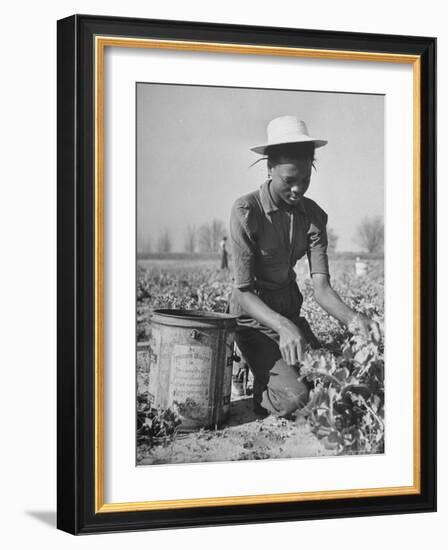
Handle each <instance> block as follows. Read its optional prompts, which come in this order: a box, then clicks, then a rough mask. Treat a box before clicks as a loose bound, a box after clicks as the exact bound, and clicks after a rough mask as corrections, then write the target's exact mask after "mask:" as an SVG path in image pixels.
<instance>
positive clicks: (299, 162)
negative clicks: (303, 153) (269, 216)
mask: <svg viewBox="0 0 448 550" xmlns="http://www.w3.org/2000/svg"><path fill="white" fill-rule="evenodd" d="M312 166H313V159H312V158H287V157H279V158H278V159H277V160H276V162H275V164H274V165H272V166H270V167H269V175H270V176H271V178H272V182H271V186H270V191H271V195H272V198H273V199H274V201H275V202H276V203H277V204H280V203H281V202H283V203H285V204H287V205H289V206H294V205H296V204H298V203H299V202H300V201H301V199H302V197H303V195H304V194H305V193H306V191H307V190H308V187H309V185H310V180H311V169H312Z"/></svg>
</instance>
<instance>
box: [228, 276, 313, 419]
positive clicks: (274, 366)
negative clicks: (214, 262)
mask: <svg viewBox="0 0 448 550" xmlns="http://www.w3.org/2000/svg"><path fill="white" fill-rule="evenodd" d="M257 294H258V295H259V297H260V298H261V299H262V300H263V301H264V302H265V303H266V304H267V305H269V307H271V308H272V309H273V310H274V311H277V312H279V313H280V314H282V315H284V316H285V317H287V318H289V319H290V320H291V321H292V322H293V323H295V324H296V325H297V326H298V327H299V328H300V330H301V332H302V334H303V336H304V337H305V339H306V340H307V341H308V343H309V344H310V345H311V346H312V347H317V346H318V345H319V343H318V341H317V339H316V337H315V336H314V334H313V333H312V331H311V328H310V326H309V325H308V323H307V321H306V319H304V318H303V317H300V307H301V305H302V296H301V294H300V292H299V290H298V288H297V285H296V284H295V283H293V284H291V285H290V286H289V287H287V288H285V289H281V290H280V291H266V290H264V291H258V292H257ZM229 306H230V307H229V311H230V312H231V313H237V314H238V315H239V318H238V324H239V328H238V330H237V334H236V341H237V344H238V347H239V349H240V351H241V353H242V355H243V357H244V359H245V361H246V363H247V364H248V366H249V368H250V370H251V372H252V374H253V376H254V405H255V406H256V407H257V406H262V407H264V408H265V409H267V410H268V411H270V412H272V413H274V414H276V415H278V416H285V415H288V414H290V413H291V412H293V411H295V410H296V409H298V408H302V407H303V406H305V405H306V403H307V401H308V386H307V385H306V384H305V383H304V382H302V381H299V380H298V377H299V371H298V368H297V367H296V366H291V365H287V364H286V362H285V361H284V360H283V359H282V356H281V353H280V349H279V336H278V334H277V333H276V332H274V331H272V330H271V329H268V328H267V327H264V326H262V325H260V323H258V321H256V320H255V319H252V318H250V317H249V316H247V315H246V314H245V312H244V311H243V310H242V309H241V306H240V305H239V304H238V303H237V301H236V300H235V297H234V296H232V297H231V300H230V304H229Z"/></svg>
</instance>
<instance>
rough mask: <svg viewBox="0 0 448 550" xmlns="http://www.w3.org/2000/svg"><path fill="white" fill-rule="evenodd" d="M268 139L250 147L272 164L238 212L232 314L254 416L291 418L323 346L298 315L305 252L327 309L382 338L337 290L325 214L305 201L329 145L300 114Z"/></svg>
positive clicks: (274, 125) (275, 125)
mask: <svg viewBox="0 0 448 550" xmlns="http://www.w3.org/2000/svg"><path fill="white" fill-rule="evenodd" d="M267 138H268V139H267V143H265V144H264V145H259V146H256V147H252V148H251V150H252V151H254V152H256V153H259V154H261V155H264V156H265V158H266V159H267V165H268V178H267V180H266V181H265V182H264V183H263V185H262V186H261V187H260V189H258V190H257V191H254V192H252V193H249V194H248V195H245V196H243V197H240V198H239V199H237V200H236V201H235V203H234V205H233V207H232V212H231V217H230V241H231V243H230V244H231V248H232V253H233V269H234V288H233V292H232V295H231V299H230V304H229V311H230V312H231V313H233V314H237V315H238V324H239V330H238V332H237V338H236V339H237V343H238V347H239V349H240V350H241V353H242V354H243V356H244V359H245V360H246V362H247V364H248V365H249V368H250V369H251V371H252V373H253V375H254V396H253V397H254V410H255V412H257V413H258V414H261V415H265V414H268V413H274V414H276V415H279V416H286V415H288V414H290V413H291V412H293V411H294V410H296V409H297V408H300V407H303V406H304V405H305V404H306V402H307V400H308V388H307V386H306V385H305V384H303V383H301V382H299V381H298V371H297V367H296V365H297V364H298V362H299V361H300V360H301V357H302V353H303V351H304V348H305V346H306V345H307V344H309V345H311V346H312V347H317V346H318V345H319V343H318V342H317V341H316V338H315V337H314V335H313V334H312V332H311V330H310V328H309V325H308V324H307V322H306V321H305V319H304V318H303V317H300V308H301V305H302V301H303V297H302V295H301V293H300V290H299V287H298V286H297V282H296V274H295V271H294V265H295V263H296V262H297V260H299V259H300V258H301V257H302V256H304V255H305V254H307V257H308V262H309V266H310V274H311V278H312V283H313V290H314V296H315V299H316V300H317V302H318V303H319V305H320V306H321V307H322V308H323V309H324V310H325V311H327V312H328V313H330V314H331V315H333V316H334V317H336V319H338V320H339V321H341V322H342V323H345V324H346V325H347V326H349V328H350V329H351V330H353V331H354V330H358V331H361V332H362V333H364V334H365V335H366V336H370V335H371V334H372V336H373V337H374V338H379V336H380V335H379V327H378V324H377V323H376V322H374V321H372V320H370V319H368V318H367V317H365V316H364V315H361V314H359V313H356V312H355V311H353V310H352V309H351V308H350V307H348V306H347V305H346V304H344V302H343V301H342V300H341V298H340V297H339V296H338V294H337V293H336V292H335V291H334V289H333V288H332V287H331V284H330V278H329V269H328V257H327V234H326V225H327V214H326V213H325V212H324V211H323V210H322V208H320V206H318V205H317V204H316V203H315V202H314V201H312V200H311V199H309V198H307V197H305V193H306V192H307V190H308V188H309V185H310V180H311V170H312V167H313V163H314V151H315V149H316V148H317V147H322V146H323V145H326V143H327V142H326V141H324V140H321V139H315V138H312V137H310V136H309V134H308V130H307V128H306V125H305V123H304V122H303V121H301V120H299V119H298V118H297V117H295V116H282V117H279V118H276V119H274V120H272V121H271V122H270V123H269V125H268V127H267Z"/></svg>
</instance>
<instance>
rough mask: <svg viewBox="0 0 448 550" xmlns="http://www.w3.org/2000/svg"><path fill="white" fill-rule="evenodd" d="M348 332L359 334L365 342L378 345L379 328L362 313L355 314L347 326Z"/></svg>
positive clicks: (379, 337)
mask: <svg viewBox="0 0 448 550" xmlns="http://www.w3.org/2000/svg"><path fill="white" fill-rule="evenodd" d="M348 330H349V331H350V332H352V333H353V334H361V335H362V336H364V338H365V339H366V340H373V341H374V342H376V343H378V342H380V340H381V330H380V326H379V324H378V323H377V322H376V321H373V320H372V319H369V318H368V317H367V316H366V315H363V314H362V313H356V314H355V316H354V317H353V319H352V320H351V321H350V323H349V324H348Z"/></svg>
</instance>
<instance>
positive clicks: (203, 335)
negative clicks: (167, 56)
mask: <svg viewBox="0 0 448 550" xmlns="http://www.w3.org/2000/svg"><path fill="white" fill-rule="evenodd" d="M136 180H137V181H136V185H137V193H136V197H137V199H136V213H137V217H136V219H137V224H136V235H137V239H136V242H137V251H136V252H137V265H136V298H137V303H136V350H137V351H136V416H137V422H136V464H137V465H138V466H143V465H155V464H179V463H198V462H225V461H243V460H262V459H288V458H301V457H307V458H310V457H326V456H332V457H334V456H340V455H368V454H370V455H371V454H382V453H384V452H385V441H386V433H387V430H386V426H385V391H384V369H385V368H387V365H385V363H384V223H385V217H384V210H385V204H384V96H383V95H381V94H355V93H341V92H338V93H336V92H335V93H333V92H322V91H318V90H316V91H301V90H280V89H256V88H232V87H213V86H197V85H195V86H193V85H179V84H170V83H166V84H160V83H149V82H139V83H137V84H136Z"/></svg>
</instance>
